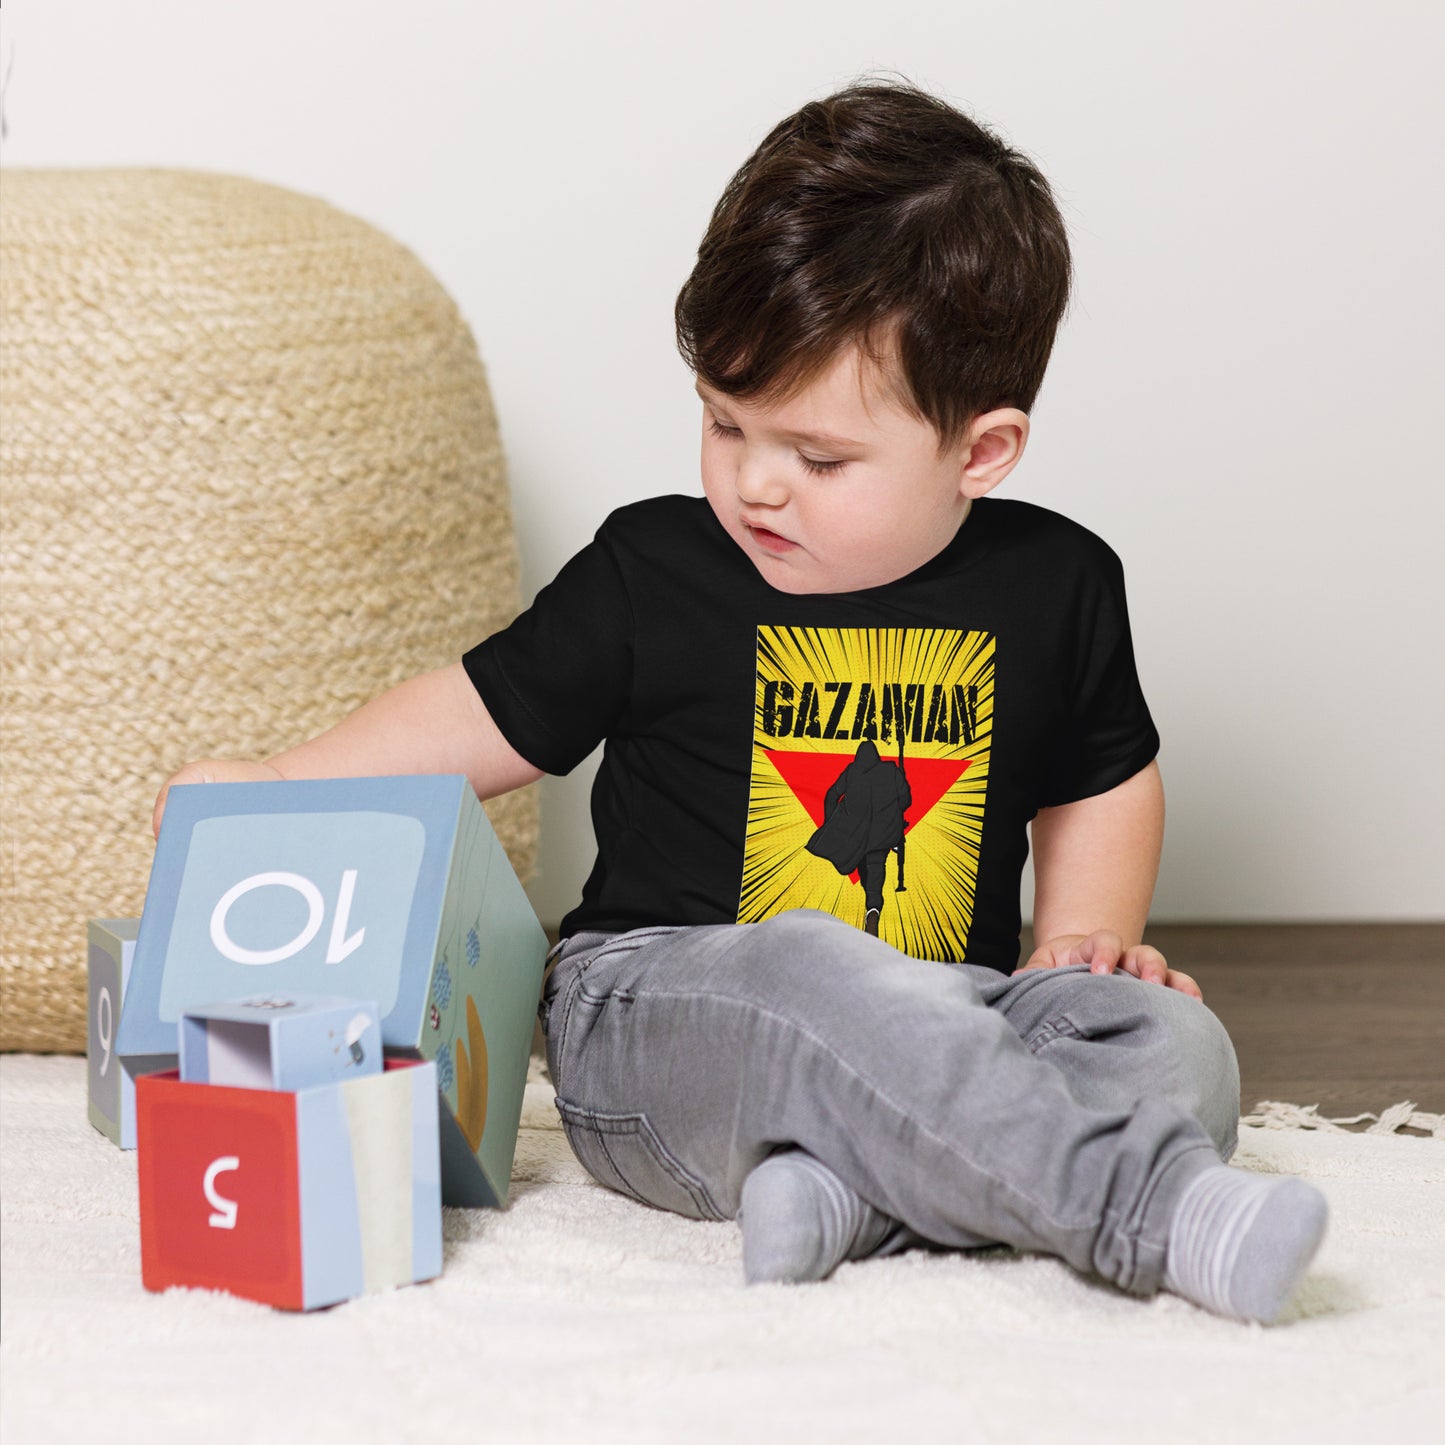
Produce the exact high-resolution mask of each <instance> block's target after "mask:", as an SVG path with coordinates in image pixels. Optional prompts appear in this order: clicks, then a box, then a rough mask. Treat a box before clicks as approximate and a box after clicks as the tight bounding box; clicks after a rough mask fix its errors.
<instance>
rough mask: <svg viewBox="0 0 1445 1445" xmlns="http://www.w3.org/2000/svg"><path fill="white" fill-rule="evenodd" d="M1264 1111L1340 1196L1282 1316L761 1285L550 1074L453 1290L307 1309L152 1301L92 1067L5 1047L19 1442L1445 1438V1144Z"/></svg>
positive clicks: (968, 1280)
mask: <svg viewBox="0 0 1445 1445" xmlns="http://www.w3.org/2000/svg"><path fill="white" fill-rule="evenodd" d="M1392 1112H1393V1113H1395V1114H1396V1117H1395V1118H1394V1119H1393V1120H1392V1119H1391V1117H1390V1114H1391V1113H1392ZM1407 1112H1408V1111H1407ZM1261 1117H1262V1118H1268V1119H1270V1120H1272V1121H1273V1122H1274V1124H1275V1125H1276V1126H1278V1125H1281V1124H1284V1125H1288V1124H1289V1123H1290V1122H1291V1121H1292V1122H1293V1123H1294V1124H1295V1125H1296V1126H1298V1125H1299V1124H1301V1123H1303V1124H1305V1125H1306V1126H1307V1127H1305V1128H1300V1127H1253V1128H1246V1129H1245V1130H1243V1131H1242V1133H1243V1141H1242V1142H1241V1144H1240V1147H1239V1152H1238V1153H1237V1154H1236V1155H1235V1157H1234V1160H1233V1161H1232V1162H1233V1163H1234V1164H1236V1165H1238V1166H1240V1167H1243V1168H1246V1169H1254V1170H1258V1171H1260V1172H1262V1173H1283V1174H1300V1175H1304V1176H1306V1177H1308V1178H1309V1179H1311V1180H1313V1181H1314V1182H1315V1183H1316V1184H1318V1185H1319V1187H1320V1188H1321V1189H1323V1190H1324V1191H1325V1193H1326V1194H1327V1195H1328V1197H1329V1201H1330V1205H1331V1209H1332V1211H1333V1217H1332V1224H1331V1230H1330V1233H1329V1235H1328V1236H1327V1238H1326V1240H1325V1244H1324V1247H1323V1249H1322V1250H1321V1252H1320V1254H1319V1256H1318V1257H1317V1259H1316V1260H1315V1263H1314V1266H1313V1268H1312V1270H1311V1273H1310V1276H1309V1278H1308V1279H1307V1281H1306V1283H1305V1285H1304V1287H1303V1288H1302V1290H1301V1292H1300V1293H1299V1294H1298V1296H1297V1297H1296V1299H1295V1301H1294V1303H1293V1305H1292V1306H1291V1308H1290V1309H1289V1312H1288V1314H1287V1315H1286V1318H1285V1319H1284V1320H1283V1321H1282V1322H1281V1323H1279V1324H1277V1325H1274V1326H1271V1327H1269V1328H1264V1327H1261V1326H1258V1325H1239V1324H1233V1323H1230V1322H1229V1321H1226V1320H1221V1319H1218V1318H1216V1317H1214V1316H1213V1315H1210V1314H1207V1313H1205V1312H1204V1311H1202V1310H1198V1309H1196V1308H1194V1307H1193V1306H1192V1305H1189V1304H1187V1303H1185V1302H1184V1301H1183V1300H1181V1299H1177V1298H1175V1297H1173V1296H1170V1295H1165V1294H1160V1295H1157V1296H1155V1297H1154V1298H1153V1299H1151V1300H1147V1301H1141V1300H1138V1299H1134V1298H1131V1297H1130V1296H1127V1295H1125V1294H1123V1293H1121V1292H1120V1291H1118V1290H1115V1289H1114V1288H1112V1287H1111V1286H1109V1285H1107V1284H1104V1283H1102V1282H1099V1281H1090V1280H1087V1279H1084V1278H1082V1277H1081V1276H1079V1275H1077V1274H1075V1273H1074V1272H1073V1271H1072V1270H1070V1269H1069V1267H1068V1266H1067V1265H1065V1264H1063V1263H1061V1262H1059V1261H1057V1260H1054V1259H1051V1258H1048V1257H1046V1256H1043V1255H1019V1254H1015V1253H1013V1252H1012V1251H1009V1250H1005V1249H1001V1248H1000V1249H996V1250H985V1251H980V1252H974V1253H970V1254H958V1253H955V1254H944V1253H938V1254H929V1253H924V1252H914V1253H910V1254H906V1255H902V1256H898V1257H895V1258H891V1259H883V1260H873V1261H869V1262H866V1263H861V1264H852V1265H845V1266H844V1267H843V1268H842V1269H841V1270H840V1271H839V1272H838V1273H837V1274H836V1275H835V1276H834V1278H833V1279H832V1280H830V1281H829V1282H827V1283H825V1284H818V1285H806V1286H801V1287H787V1286H782V1285H770V1286H766V1287H762V1288H754V1289H747V1288H745V1287H744V1286H743V1283H742V1268H741V1249H740V1245H739V1236H738V1232H737V1229H736V1227H735V1226H734V1225H732V1224H703V1223H695V1222H693V1221H690V1220H686V1219H681V1218H678V1217H676V1216H673V1215H667V1214H662V1213H658V1212H656V1211H654V1210H650V1209H647V1208H645V1207H643V1206H641V1205H637V1204H634V1203H632V1202H631V1201H630V1200H627V1199H625V1198H622V1197H620V1196H619V1195H616V1194H612V1193H609V1192H607V1191H606V1190H604V1189H602V1188H600V1187H599V1186H597V1185H595V1184H593V1183H592V1182H591V1180H590V1179H588V1177H587V1176H586V1175H585V1174H584V1173H583V1172H582V1170H581V1168H580V1167H579V1166H578V1165H577V1164H576V1163H575V1162H574V1161H573V1159H572V1156H571V1154H570V1153H569V1151H568V1149H567V1146H566V1143H565V1142H564V1140H563V1138H562V1135H561V1133H560V1132H559V1131H558V1129H557V1127H556V1122H555V1119H556V1116H555V1112H554V1111H553V1109H552V1107H551V1090H550V1086H549V1085H547V1084H546V1083H545V1081H542V1080H538V1081H536V1082H534V1083H532V1084H529V1086H528V1090H527V1102H526V1109H525V1113H524V1116H523V1126H524V1130H523V1135H522V1139H521V1142H520V1145H519V1149H518V1157H517V1175H516V1182H515V1184H514V1187H513V1194H512V1203H511V1205H510V1207H509V1208H508V1209H507V1210H506V1211H505V1212H492V1211H480V1210H479V1211H461V1210H448V1211H447V1217H446V1240H447V1244H446V1268H445V1271H444V1272H443V1274H442V1276H441V1278H440V1279H437V1280H435V1281H433V1282H432V1283H430V1284H427V1285H421V1286H416V1287H412V1288H409V1289H402V1290H396V1291H392V1292H391V1293H388V1294H384V1295H374V1296H371V1297H369V1298H365V1299H362V1300H358V1301H354V1302H352V1303H350V1304H345V1305H340V1306H338V1307H336V1308H334V1309H331V1310H324V1311H321V1312H319V1313H315V1314H310V1315H294V1314H286V1313H282V1312H279V1311H275V1310H272V1309H269V1308H268V1307H266V1306H264V1305H257V1304H252V1303H250V1302H248V1301H244V1300H239V1299H234V1298H231V1297H229V1296H226V1295H220V1294H212V1293H207V1292H202V1291H190V1290H171V1291H169V1292H168V1293H166V1294H164V1295H155V1294H148V1293H147V1292H146V1291H145V1290H144V1289H143V1288H142V1287H141V1282H140V1238H139V1227H138V1223H137V1206H136V1164H135V1155H134V1154H122V1153H120V1152H119V1151H117V1150H116V1149H114V1148H113V1147H112V1146H111V1145H110V1143H108V1142H107V1141H106V1140H105V1139H104V1138H102V1137H101V1135H99V1134H98V1133H96V1132H95V1131H94V1130H93V1129H92V1128H91V1127H90V1125H89V1124H88V1123H87V1122H86V1117H85V1063H84V1060H82V1059H73V1058H53V1057H36V1056H30V1055H19V1056H11V1057H7V1058H4V1059H3V1060H0V1125H3V1142H0V1171H3V1172H0V1191H3V1250H0V1268H3V1291H0V1308H3V1328H0V1336H3V1344H0V1370H3V1378H0V1435H3V1438H4V1440H5V1442H6V1445H46V1442H50V1441H71V1440H74V1441H85V1442H95V1445H109V1442H116V1445H125V1442H130V1441H136V1442H144V1445H166V1442H171V1441H176V1442H181V1441H184V1442H187V1445H230V1442H253V1441H254V1442H257V1445H260V1442H265V1445H287V1442H291V1441H298V1442H303V1441H304V1442H308V1445H320V1442H329V1441H336V1442H344V1445H364V1442H371V1441H385V1442H396V1441H413V1440H415V1441H426V1442H428V1445H469V1442H473V1441H477V1442H482V1441H496V1442H501V1445H519V1442H531V1441H550V1442H566V1445H570V1442H573V1441H585V1442H594V1441H597V1442H611V1441H618V1442H622V1441H625V1442H628V1445H647V1442H654V1441H656V1442H664V1441H666V1442H672V1441H679V1440H682V1441H749V1442H751V1441H769V1442H770V1441H773V1440H800V1441H803V1440H806V1441H860V1442H861V1441H867V1442H869V1445H875V1442H885V1445H886V1442H891V1441H910V1442H911V1441H970V1442H971V1441H980V1442H992V1441H1007V1442H1019V1441H1035V1440H1037V1441H1049V1442H1057V1445H1076V1442H1092V1441H1099V1442H1104V1441H1108V1442H1110V1445H1117V1442H1120V1441H1134V1440H1138V1441H1141V1442H1142V1441H1148V1442H1151V1445H1180V1442H1190V1441H1200V1442H1209V1445H1216V1442H1219V1441H1228V1442H1231V1445H1234V1442H1240V1441H1260V1442H1265V1441H1267V1442H1270V1445H1281V1442H1297V1445H1330V1442H1340V1445H1346V1442H1348V1445H1358V1442H1359V1441H1360V1440H1362V1439H1365V1440H1372V1441H1379V1442H1390V1445H1410V1442H1417V1441H1418V1442H1425V1441H1430V1442H1436V1441H1440V1440H1442V1439H1445V1380H1442V1361H1445V1141H1442V1140H1440V1139H1437V1138H1429V1137H1421V1136H1419V1135H1400V1134H1388V1133H1372V1134H1366V1135H1358V1134H1351V1133H1349V1132H1346V1131H1341V1130H1338V1129H1330V1128H1328V1127H1319V1126H1321V1125H1323V1124H1325V1122H1326V1121H1322V1120H1319V1119H1316V1118H1313V1117H1312V1116H1311V1115H1310V1114H1309V1113H1308V1111H1305V1112H1303V1113H1301V1111H1298V1110H1296V1111H1295V1112H1294V1113H1293V1115H1291V1113H1290V1110H1289V1109H1288V1108H1280V1109H1275V1110H1266V1111H1265V1112H1264V1115H1262V1116H1261ZM1400 1117H1401V1116H1399V1114H1398V1111H1387V1115H1386V1118H1385V1119H1384V1120H1382V1121H1381V1123H1382V1125H1386V1126H1391V1127H1393V1126H1395V1125H1397V1124H1398V1123H1399V1122H1400ZM1415 1123H1416V1124H1417V1125H1418V1124H1419V1123H1420V1117H1419V1116H1418V1115H1417V1116H1416V1120H1415ZM1438 1123H1439V1121H1438V1120H1435V1119H1430V1120H1428V1121H1427V1127H1429V1126H1430V1125H1432V1124H1434V1125H1437V1126H1438Z"/></svg>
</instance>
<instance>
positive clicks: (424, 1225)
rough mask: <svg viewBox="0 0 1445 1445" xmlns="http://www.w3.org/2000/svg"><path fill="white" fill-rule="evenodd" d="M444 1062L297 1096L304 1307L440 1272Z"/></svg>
mask: <svg viewBox="0 0 1445 1445" xmlns="http://www.w3.org/2000/svg"><path fill="white" fill-rule="evenodd" d="M436 1093H437V1085H436V1065H435V1064H431V1063H420V1064H415V1065H412V1066H407V1065H406V1064H392V1065H391V1066H389V1067H388V1068H387V1070H386V1072H385V1073H384V1074H382V1075H374V1076H372V1077H370V1078H364V1079H356V1080H353V1081H351V1082H349V1083H345V1084H341V1085H329V1086H322V1087H319V1088H314V1089H306V1090H303V1091H301V1092H300V1093H298V1094H297V1095H296V1128H297V1146H298V1149H299V1151H300V1160H299V1163H300V1171H299V1175H300V1189H301V1262H302V1275H303V1293H304V1299H305V1306H304V1307H305V1308H306V1309H315V1308H316V1307H317V1306H319V1305H328V1304H334V1303H336V1302H337V1301H339V1300H345V1299H354V1298H356V1297H357V1296H358V1295H362V1294H369V1293H372V1292H374V1291H376V1290H382V1289H392V1288H395V1287H396V1286H398V1285H406V1284H413V1283H416V1282H418V1281H421V1280H427V1279H434V1278H435V1277H436V1276H437V1275H439V1274H440V1273H441V1271H442V1200H441V1179H440V1177H439V1173H438V1169H437V1159H438V1119H437V1108H436Z"/></svg>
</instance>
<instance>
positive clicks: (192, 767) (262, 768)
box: [151, 758, 283, 838]
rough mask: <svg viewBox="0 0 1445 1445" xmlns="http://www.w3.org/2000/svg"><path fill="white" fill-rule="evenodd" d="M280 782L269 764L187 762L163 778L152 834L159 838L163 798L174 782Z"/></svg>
mask: <svg viewBox="0 0 1445 1445" xmlns="http://www.w3.org/2000/svg"><path fill="white" fill-rule="evenodd" d="M281 781H283V779H282V777H281V774H280V773H278V772H277V771H276V769H275V768H273V767H272V766H271V764H270V763H251V762H247V761H246V760H245V759H244V758H202V759H201V761H200V762H196V763H187V764H186V765H185V767H183V768H182V769H181V770H180V772H178V773H173V774H172V775H171V776H170V777H169V778H167V779H166V783H165V786H164V787H163V788H162V789H161V790H160V793H159V794H158V795H157V796H156V806H155V811H154V812H153V813H152V814H151V832H152V833H153V834H154V835H155V836H156V837H157V838H159V837H160V835H161V817H162V816H163V815H164V813H165V811H166V797H167V795H168V794H169V793H170V791H171V789H172V788H173V787H175V785H176V784H177V783H274V782H281Z"/></svg>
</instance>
